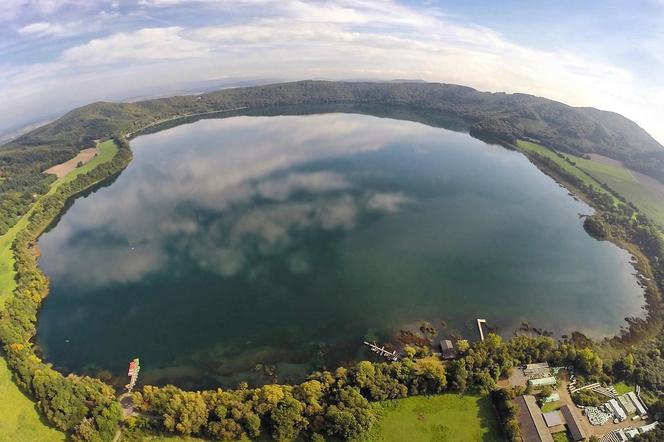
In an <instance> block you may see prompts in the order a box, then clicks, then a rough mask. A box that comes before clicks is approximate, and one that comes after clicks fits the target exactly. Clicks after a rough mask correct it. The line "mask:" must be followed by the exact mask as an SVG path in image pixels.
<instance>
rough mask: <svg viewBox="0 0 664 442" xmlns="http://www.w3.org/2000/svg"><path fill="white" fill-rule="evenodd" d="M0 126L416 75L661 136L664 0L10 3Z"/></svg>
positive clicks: (3, 15) (0, 30)
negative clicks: (211, 86) (624, 121)
mask: <svg viewBox="0 0 664 442" xmlns="http://www.w3.org/2000/svg"><path fill="white" fill-rule="evenodd" d="M0 23H2V25H3V26H1V27H0V60H2V62H1V63H0V79H2V80H3V81H2V82H0V99H1V102H2V104H3V110H4V112H3V113H2V114H1V115H0V132H3V133H6V132H8V131H15V130H16V129H18V128H20V127H24V126H25V125H28V124H33V123H35V122H37V121H43V120H45V119H50V118H54V117H55V116H57V115H61V114H63V113H65V112H66V111H68V110H70V109H73V108H76V107H79V106H82V105H85V104H87V103H91V102H95V101H100V100H103V101H120V100H126V99H127V98H130V97H137V96H141V97H143V96H154V95H168V94H171V93H174V92H176V93H177V92H180V91H182V90H183V89H188V88H189V87H190V86H191V85H192V84H196V83H205V82H211V81H212V82H215V81H219V82H221V81H241V80H243V79H248V80H252V79H253V80H255V79H266V78H269V79H278V81H279V82H281V81H294V80H297V79H307V78H321V79H323V78H324V79H329V80H337V81H339V80H345V79H355V78H361V79H366V80H382V81H389V80H390V79H409V78H416V79H422V80H424V81H429V82H440V83H448V84H460V85H464V86H469V87H472V88H474V89H477V90H480V91H487V92H506V93H515V92H520V93H526V94H531V95H536V96H541V97H546V98H548V99H551V100H556V101H560V102H562V103H565V104H568V105H570V106H574V107H594V108H597V109H602V110H606V111H611V112H616V113H619V114H621V115H623V116H625V117H626V118H629V119H630V120H632V121H634V122H636V123H637V124H638V125H639V126H641V127H642V128H644V129H645V130H646V131H647V132H648V133H650V134H651V135H652V136H653V137H654V138H655V139H657V140H658V141H659V142H660V143H662V142H663V141H664V126H662V125H661V120H662V118H663V117H664V84H663V82H662V78H664V56H662V50H661V49H662V48H663V47H664V30H663V29H664V26H662V23H664V2H662V0H639V1H635V2H625V1H619V0H611V1H604V0H588V1H584V2H581V3H579V2H577V1H573V0H561V1H558V2H553V3H552V2H547V1H544V0H533V1H523V0H507V1H505V2H499V3H498V2H496V4H493V3H487V2H483V1H480V0H466V1H461V0H421V1H420V0H385V1H383V0H327V1H317V0H311V1H304V0H99V1H94V2H90V1H84V0H7V1H6V2H4V3H3V7H2V8H1V9H0Z"/></svg>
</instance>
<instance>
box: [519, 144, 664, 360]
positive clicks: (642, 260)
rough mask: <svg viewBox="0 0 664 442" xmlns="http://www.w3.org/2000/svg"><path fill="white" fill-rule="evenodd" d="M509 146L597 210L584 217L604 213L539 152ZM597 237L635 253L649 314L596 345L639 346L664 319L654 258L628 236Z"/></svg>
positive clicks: (635, 319) (627, 320)
mask: <svg viewBox="0 0 664 442" xmlns="http://www.w3.org/2000/svg"><path fill="white" fill-rule="evenodd" d="M509 148H510V149H514V150H516V151H518V152H520V153H521V154H522V155H524V156H525V157H526V158H528V160H529V161H530V162H531V163H532V164H533V166H535V167H537V169H539V170H540V171H541V172H542V173H544V174H546V175H547V176H549V177H550V178H551V179H553V180H554V181H555V182H556V183H558V185H560V186H561V187H563V188H564V189H565V190H567V191H568V192H569V193H570V195H573V196H574V197H576V198H578V199H580V200H581V201H583V202H584V203H585V204H587V205H588V206H590V207H591V208H592V209H593V210H595V212H596V213H595V214H593V215H586V216H585V217H590V216H594V215H597V214H600V213H602V210H601V209H600V208H599V207H597V203H596V201H593V199H592V198H591V197H589V196H588V195H587V194H586V193H585V192H584V191H582V190H581V189H579V188H578V187H577V186H575V185H573V184H572V183H570V182H569V181H568V180H566V179H564V178H563V177H562V176H560V174H559V173H556V171H554V170H552V169H551V168H548V167H545V165H544V164H542V163H541V162H540V161H538V158H537V154H534V155H533V154H529V152H528V151H527V150H525V149H521V148H519V147H517V146H515V145H512V146H510V147H509ZM547 149H548V148H547ZM549 150H550V151H551V152H553V153H554V154H556V153H557V152H556V151H554V150H551V149H549ZM573 167H575V166H573ZM582 172H583V171H582ZM583 173H585V172H583ZM609 192H610V193H612V194H613V195H614V196H615V195H617V194H616V192H614V191H612V190H609ZM584 230H586V233H587V234H588V235H590V236H593V235H591V233H590V232H588V230H587V229H585V228H584ZM596 239H597V240H600V241H609V242H611V243H612V244H614V245H615V246H617V247H619V248H620V249H622V250H625V251H626V252H627V253H629V255H630V256H632V259H631V260H630V261H629V263H630V264H631V265H632V267H633V268H634V270H635V274H634V277H635V278H636V280H637V281H638V282H640V284H639V285H640V286H641V287H642V288H643V292H644V305H643V309H644V310H645V312H646V315H645V318H629V317H627V318H625V322H626V325H627V330H626V331H625V330H621V331H619V333H617V334H615V335H614V336H611V337H609V336H607V337H604V338H602V339H600V340H597V339H593V341H594V342H596V343H597V344H601V343H605V342H608V343H612V345H614V346H618V347H623V346H625V345H638V344H639V343H641V342H643V341H645V340H647V339H649V338H652V337H654V336H655V335H656V334H657V333H658V332H659V331H660V329H661V328H662V319H664V316H663V314H662V291H661V289H660V288H659V287H658V286H657V284H656V283H655V277H654V275H653V267H652V263H651V260H650V258H649V257H648V256H647V254H646V253H645V252H644V251H643V250H642V249H641V247H639V246H638V245H637V244H634V243H632V242H630V241H627V240H625V239H621V238H616V237H613V236H610V237H608V238H596ZM643 277H645V278H643ZM637 328H638V330H637Z"/></svg>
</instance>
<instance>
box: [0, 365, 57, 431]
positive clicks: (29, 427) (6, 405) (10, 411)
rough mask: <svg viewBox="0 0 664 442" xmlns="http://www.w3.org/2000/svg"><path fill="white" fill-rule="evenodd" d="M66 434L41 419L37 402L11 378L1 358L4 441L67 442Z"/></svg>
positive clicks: (0, 409) (0, 407) (0, 428)
mask: <svg viewBox="0 0 664 442" xmlns="http://www.w3.org/2000/svg"><path fill="white" fill-rule="evenodd" d="M64 440H65V435H64V433H61V432H59V431H57V430H54V429H52V428H51V427H49V426H48V425H47V424H46V423H44V422H42V421H41V420H40V417H39V414H38V413H37V410H36V409H35V403H34V402H32V400H30V399H29V398H28V397H27V396H26V395H24V394H23V392H21V390H19V389H18V387H17V386H16V384H14V382H13V381H12V379H11V371H9V368H8V367H7V363H6V362H5V359H4V358H2V357H0V442H15V441H40V442H41V441H44V442H50V441H64Z"/></svg>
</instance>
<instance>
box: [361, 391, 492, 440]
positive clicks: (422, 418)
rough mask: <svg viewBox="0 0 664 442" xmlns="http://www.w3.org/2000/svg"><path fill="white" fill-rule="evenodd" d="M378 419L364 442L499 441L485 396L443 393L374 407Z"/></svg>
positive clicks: (398, 400) (489, 405) (394, 401)
mask: <svg viewBox="0 0 664 442" xmlns="http://www.w3.org/2000/svg"><path fill="white" fill-rule="evenodd" d="M374 406H375V407H376V408H377V410H378V411H379V413H380V415H381V419H380V421H379V422H378V423H377V424H376V426H375V427H374V429H373V430H372V431H371V434H370V435H369V437H368V438H367V441H395V442H396V441H405V440H407V441H410V442H420V441H421V442H424V441H427V442H428V441H436V442H444V441H460V440H472V441H485V442H487V441H502V440H503V438H502V437H501V436H500V434H501V433H500V429H499V426H498V418H497V416H496V413H495V411H494V409H493V406H492V405H491V401H490V400H489V398H488V397H486V396H479V395H473V394H466V395H460V394H454V393H446V394H441V395H437V396H412V397H409V398H405V399H397V400H393V401H386V402H380V403H377V404H375V405H374Z"/></svg>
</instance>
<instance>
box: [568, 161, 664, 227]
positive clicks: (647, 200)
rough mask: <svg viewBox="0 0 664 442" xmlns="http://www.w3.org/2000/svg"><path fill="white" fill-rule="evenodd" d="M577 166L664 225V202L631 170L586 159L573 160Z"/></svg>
mask: <svg viewBox="0 0 664 442" xmlns="http://www.w3.org/2000/svg"><path fill="white" fill-rule="evenodd" d="M571 159H572V160H573V161H574V162H575V163H576V164H577V166H578V167H579V168H580V169H582V170H583V171H585V172H586V173H588V174H589V175H591V176H592V177H594V178H595V179H596V180H598V181H601V182H602V183H605V184H606V185H607V186H609V187H610V188H611V189H613V190H614V191H616V192H617V193H618V194H620V195H622V196H623V197H624V198H626V199H627V201H631V202H632V203H634V204H635V205H636V207H638V208H639V210H641V211H643V213H645V214H646V215H648V216H649V217H650V218H652V219H653V220H654V221H655V222H657V223H659V224H661V225H664V201H662V200H661V198H660V197H658V195H656V194H655V193H653V191H652V190H650V189H648V187H647V186H646V185H644V184H643V183H641V182H640V181H639V179H638V178H637V177H636V176H635V175H634V174H632V172H631V171H630V170H629V169H626V168H624V167H621V166H619V165H614V164H604V163H600V162H598V161H593V160H586V159H584V158H576V157H574V158H571Z"/></svg>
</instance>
